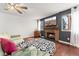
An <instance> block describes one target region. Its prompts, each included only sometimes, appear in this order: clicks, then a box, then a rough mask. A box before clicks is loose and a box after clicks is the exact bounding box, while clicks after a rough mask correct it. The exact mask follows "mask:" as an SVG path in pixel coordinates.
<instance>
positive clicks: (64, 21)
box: [61, 14, 71, 31]
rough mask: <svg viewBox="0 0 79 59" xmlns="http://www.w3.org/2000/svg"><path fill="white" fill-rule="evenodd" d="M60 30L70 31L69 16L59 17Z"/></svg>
mask: <svg viewBox="0 0 79 59" xmlns="http://www.w3.org/2000/svg"><path fill="white" fill-rule="evenodd" d="M61 30H62V31H70V30H71V14H66V15H63V16H62V17H61Z"/></svg>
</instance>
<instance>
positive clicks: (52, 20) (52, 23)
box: [45, 16, 56, 27]
mask: <svg viewBox="0 0 79 59" xmlns="http://www.w3.org/2000/svg"><path fill="white" fill-rule="evenodd" d="M48 26H56V16H54V17H51V18H47V19H45V27H48Z"/></svg>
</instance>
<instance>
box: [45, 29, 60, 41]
mask: <svg viewBox="0 0 79 59" xmlns="http://www.w3.org/2000/svg"><path fill="white" fill-rule="evenodd" d="M47 33H54V34H55V40H56V41H58V40H59V29H58V28H51V29H49V28H46V29H45V37H46V38H47V37H48V36H47Z"/></svg>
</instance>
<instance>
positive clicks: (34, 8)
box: [0, 3, 78, 19]
mask: <svg viewBox="0 0 79 59" xmlns="http://www.w3.org/2000/svg"><path fill="white" fill-rule="evenodd" d="M25 5H26V6H27V7H28V9H27V10H26V11H25V12H24V14H22V15H21V14H19V13H17V12H16V11H6V10H4V8H5V7H6V3H0V12H1V13H6V14H10V15H19V16H26V18H33V19H40V18H44V17H46V16H50V15H53V14H55V13H58V12H60V11H63V10H66V9H69V8H71V7H74V6H76V5H78V4H72V3H25Z"/></svg>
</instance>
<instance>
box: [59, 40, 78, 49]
mask: <svg viewBox="0 0 79 59" xmlns="http://www.w3.org/2000/svg"><path fill="white" fill-rule="evenodd" d="M58 42H59V43H62V44H66V45H70V46H72V47H76V48H78V47H77V46H74V45H72V44H71V43H68V42H64V41H61V40H59V41H58Z"/></svg>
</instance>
